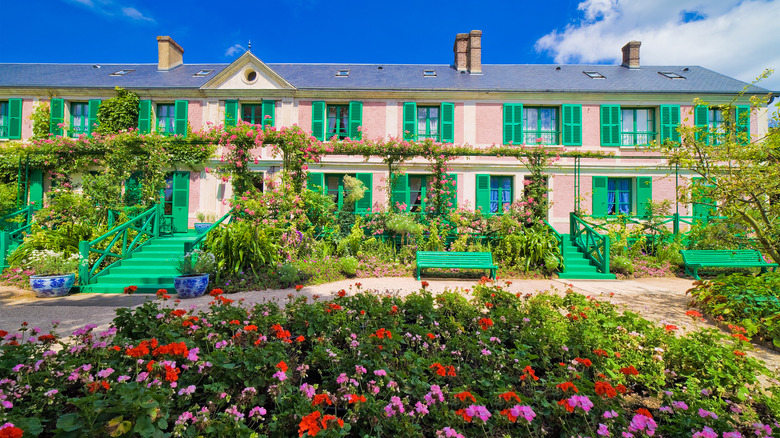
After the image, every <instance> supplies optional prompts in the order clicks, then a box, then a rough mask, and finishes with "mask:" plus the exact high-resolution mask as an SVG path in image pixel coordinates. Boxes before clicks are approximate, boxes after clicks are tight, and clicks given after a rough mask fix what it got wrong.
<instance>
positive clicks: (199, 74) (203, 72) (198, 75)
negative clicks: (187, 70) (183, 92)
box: [192, 70, 214, 78]
mask: <svg viewBox="0 0 780 438" xmlns="http://www.w3.org/2000/svg"><path fill="white" fill-rule="evenodd" d="M213 71H214V70H200V71H199V72H197V73H195V74H194V75H192V77H193V78H203V77H206V76H208V75H209V73H211V72H213Z"/></svg>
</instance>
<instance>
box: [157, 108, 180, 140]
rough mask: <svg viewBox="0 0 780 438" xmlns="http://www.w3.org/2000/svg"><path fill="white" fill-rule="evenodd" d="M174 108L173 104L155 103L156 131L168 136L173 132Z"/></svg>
mask: <svg viewBox="0 0 780 438" xmlns="http://www.w3.org/2000/svg"><path fill="white" fill-rule="evenodd" d="M175 121H176V108H175V105H173V104H169V103H163V104H159V105H157V132H159V133H160V134H162V135H165V136H169V135H173V134H174V133H175V130H176V128H175Z"/></svg>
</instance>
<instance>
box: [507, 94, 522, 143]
mask: <svg viewBox="0 0 780 438" xmlns="http://www.w3.org/2000/svg"><path fill="white" fill-rule="evenodd" d="M509 143H512V144H513V145H519V144H523V104H522V103H505V104H504V144H509Z"/></svg>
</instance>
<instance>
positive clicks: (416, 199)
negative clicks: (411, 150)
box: [409, 176, 422, 211]
mask: <svg viewBox="0 0 780 438" xmlns="http://www.w3.org/2000/svg"><path fill="white" fill-rule="evenodd" d="M409 201H410V204H411V205H410V207H411V208H410V210H411V211H420V207H421V206H422V178H421V177H413V176H410V177H409Z"/></svg>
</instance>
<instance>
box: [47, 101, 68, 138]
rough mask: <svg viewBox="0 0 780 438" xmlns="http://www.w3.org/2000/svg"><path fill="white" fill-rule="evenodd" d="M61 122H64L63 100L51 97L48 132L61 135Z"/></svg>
mask: <svg viewBox="0 0 780 438" xmlns="http://www.w3.org/2000/svg"><path fill="white" fill-rule="evenodd" d="M61 123H65V101H64V100H62V99H52V100H51V107H50V112H49V132H51V133H52V134H54V135H62V128H61V127H60V124H61Z"/></svg>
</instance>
